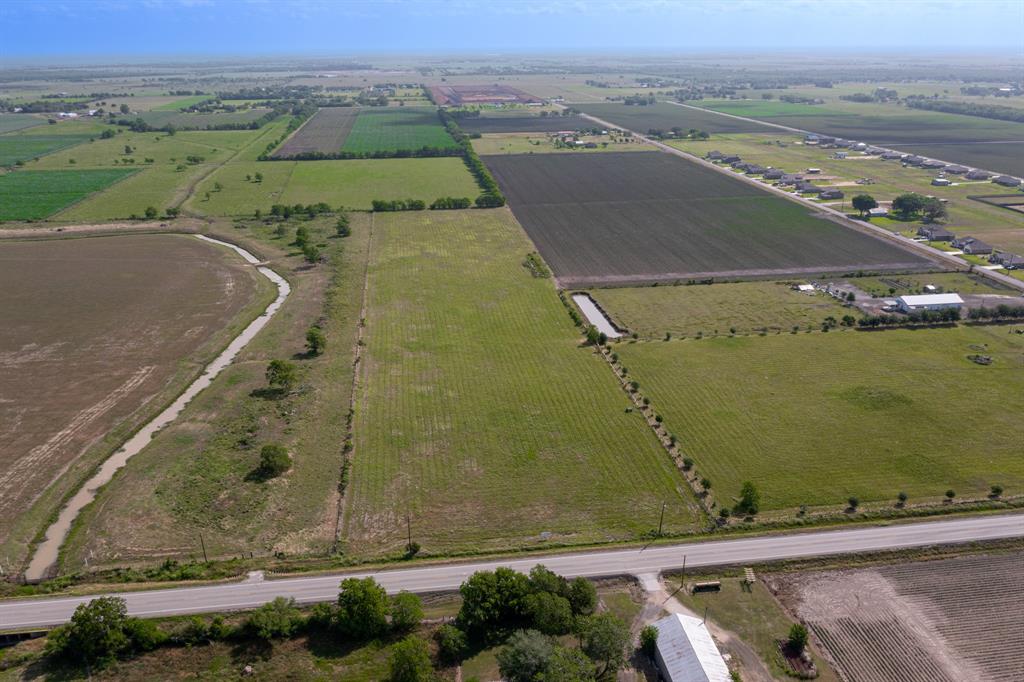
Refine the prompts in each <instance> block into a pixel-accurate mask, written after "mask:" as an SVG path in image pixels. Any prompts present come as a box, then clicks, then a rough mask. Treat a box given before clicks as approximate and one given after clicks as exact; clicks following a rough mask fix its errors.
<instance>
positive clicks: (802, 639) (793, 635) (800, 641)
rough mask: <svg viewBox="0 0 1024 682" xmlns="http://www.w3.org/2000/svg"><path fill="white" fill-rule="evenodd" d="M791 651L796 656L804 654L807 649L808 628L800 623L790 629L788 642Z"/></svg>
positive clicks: (794, 624)
mask: <svg viewBox="0 0 1024 682" xmlns="http://www.w3.org/2000/svg"><path fill="white" fill-rule="evenodd" d="M786 644H788V645H789V648H790V650H792V651H793V652H794V653H796V654H802V653H803V652H804V649H805V648H806V647H807V628H806V627H804V626H803V625H801V624H800V623H793V625H792V627H790V628H789V638H788V639H787V640H786Z"/></svg>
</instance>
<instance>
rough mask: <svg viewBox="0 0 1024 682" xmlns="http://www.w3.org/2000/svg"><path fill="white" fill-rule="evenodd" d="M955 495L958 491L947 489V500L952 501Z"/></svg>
mask: <svg viewBox="0 0 1024 682" xmlns="http://www.w3.org/2000/svg"><path fill="white" fill-rule="evenodd" d="M954 497H956V491H955V490H953V489H952V488H950V489H949V490H947V491H946V499H947V500H949V501H950V502H952V501H953V498H954Z"/></svg>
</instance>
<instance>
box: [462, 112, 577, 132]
mask: <svg viewBox="0 0 1024 682" xmlns="http://www.w3.org/2000/svg"><path fill="white" fill-rule="evenodd" d="M595 126H597V124H596V123H594V122H593V121H591V120H590V119H587V118H583V117H582V116H487V117H483V116H480V117H476V118H463V119H459V127H460V128H462V130H464V131H465V132H467V133H556V132H558V131H560V130H580V129H581V128H593V127H595Z"/></svg>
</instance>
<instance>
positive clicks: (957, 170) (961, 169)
mask: <svg viewBox="0 0 1024 682" xmlns="http://www.w3.org/2000/svg"><path fill="white" fill-rule="evenodd" d="M942 170H944V171H946V172H947V173H951V174H953V175H963V174H964V173H966V172H967V171H969V170H971V169H970V168H968V167H967V166H959V165H957V164H953V165H951V166H946V167H945V168H943V169H942Z"/></svg>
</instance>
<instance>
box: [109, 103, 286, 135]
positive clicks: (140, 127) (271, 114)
mask: <svg viewBox="0 0 1024 682" xmlns="http://www.w3.org/2000/svg"><path fill="white" fill-rule="evenodd" d="M290 112H291V107H289V106H277V107H274V108H273V109H271V110H270V111H268V112H267V113H265V114H263V115H262V116H260V117H259V118H257V119H256V120H253V121H245V122H242V121H237V122H234V123H231V122H224V123H209V124H207V125H205V126H176V125H174V124H172V123H167V124H166V125H162V126H153V125H150V124H149V123H146V121H145V120H144V119H142V118H120V119H117V120H116V121H113V123H116V124H117V125H119V126H124V127H126V128H129V129H130V130H131V131H132V132H135V133H159V132H165V133H171V134H172V135H173V134H174V133H175V132H176V131H179V130H259V129H260V128H262V127H263V126H265V125H266V124H268V123H270V122H271V121H273V120H274V119H275V118H277V117H278V116H284V115H285V114H288V113H290Z"/></svg>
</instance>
